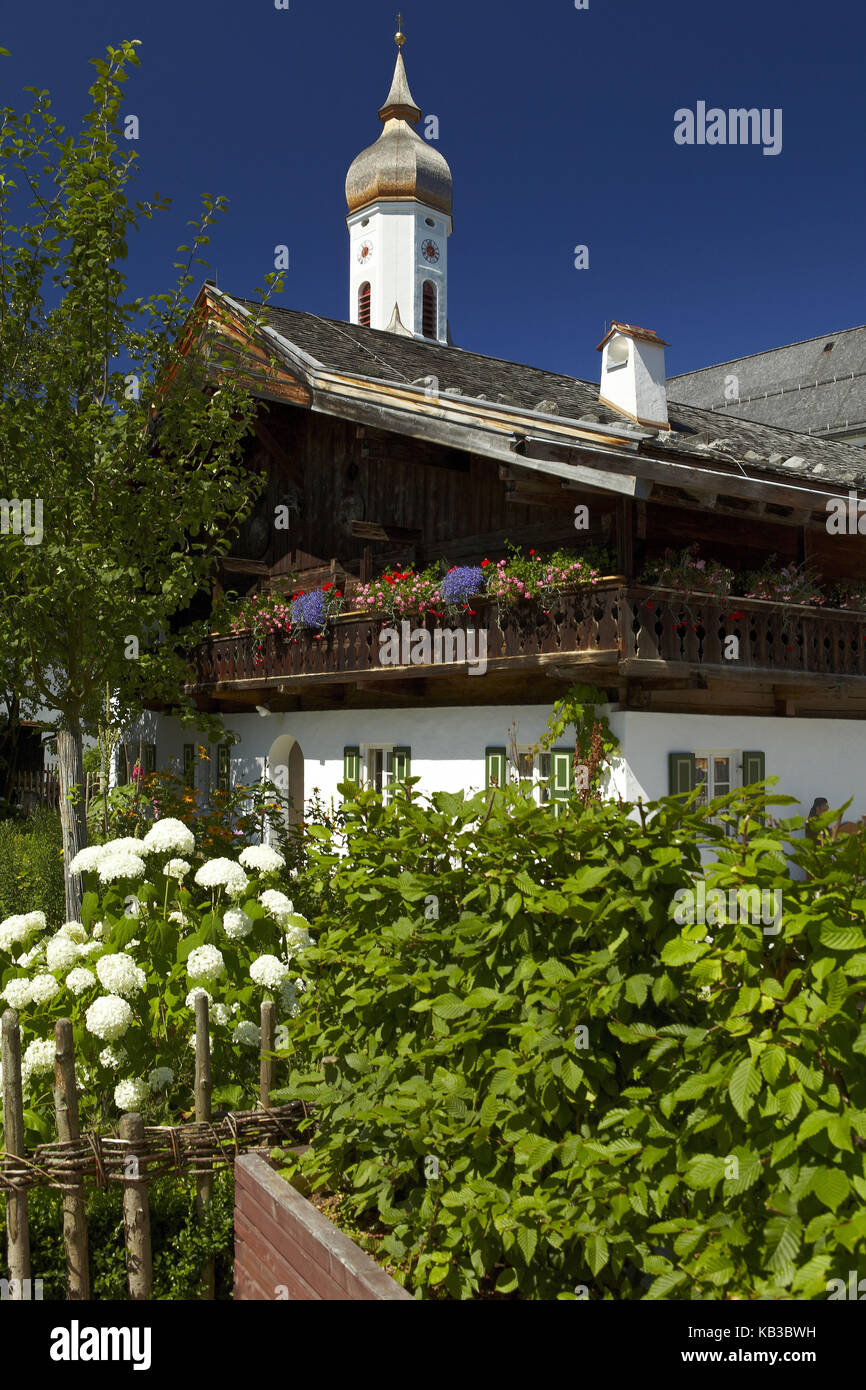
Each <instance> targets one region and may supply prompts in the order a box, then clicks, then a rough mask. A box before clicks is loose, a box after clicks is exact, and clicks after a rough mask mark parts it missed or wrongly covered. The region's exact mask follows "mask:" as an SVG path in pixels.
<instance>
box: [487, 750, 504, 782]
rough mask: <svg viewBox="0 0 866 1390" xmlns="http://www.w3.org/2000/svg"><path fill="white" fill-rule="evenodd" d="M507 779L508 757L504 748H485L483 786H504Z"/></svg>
mask: <svg viewBox="0 0 866 1390" xmlns="http://www.w3.org/2000/svg"><path fill="white" fill-rule="evenodd" d="M507 781H508V757H507V754H506V751H505V749H504V748H485V750H484V786H485V789H486V790H487V791H490V788H491V787H504V786H505V785H506V783H507Z"/></svg>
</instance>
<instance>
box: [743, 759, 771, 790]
mask: <svg viewBox="0 0 866 1390" xmlns="http://www.w3.org/2000/svg"><path fill="white" fill-rule="evenodd" d="M766 775H767V757H766V754H765V753H744V754H743V786H744V787H748V786H749V785H750V783H752V782H763V780H764V778H765V777H766Z"/></svg>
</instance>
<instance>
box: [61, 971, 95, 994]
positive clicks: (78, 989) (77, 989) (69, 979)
mask: <svg viewBox="0 0 866 1390" xmlns="http://www.w3.org/2000/svg"><path fill="white" fill-rule="evenodd" d="M95 984H96V976H95V975H94V973H93V971H92V970H85V969H84V967H83V966H81V965H78V966H76V967H75V969H74V970H70V972H69V974H68V975H67V976H66V988H67V989H71V990H72V993H73V994H76V995H78V994H83V993H84V991H85V990H87V989H90V988H91V986H92V985H95Z"/></svg>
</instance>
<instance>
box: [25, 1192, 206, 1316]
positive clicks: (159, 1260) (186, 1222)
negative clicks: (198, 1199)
mask: <svg viewBox="0 0 866 1390" xmlns="http://www.w3.org/2000/svg"><path fill="white" fill-rule="evenodd" d="M149 1195H150V1226H151V1242H152V1248H153V1297H154V1298H155V1299H172V1300H174V1299H195V1298H198V1297H200V1293H201V1270H202V1267H203V1265H204V1262H205V1260H206V1259H207V1258H208V1256H210V1255H213V1257H214V1276H215V1293H216V1297H217V1298H218V1299H229V1298H231V1296H232V1284H233V1261H234V1234H233V1220H234V1178H233V1175H232V1174H231V1173H220V1174H218V1175H217V1176H216V1178H215V1179H214V1194H213V1202H212V1203H211V1205H210V1207H209V1208H208V1210H207V1212H206V1215H205V1219H204V1220H203V1221H201V1222H200V1221H199V1220H198V1217H197V1216H196V1211H195V1187H194V1184H193V1182H192V1181H191V1180H189V1179H184V1180H180V1179H177V1178H159V1179H157V1180H156V1181H155V1182H154V1183H153V1184H152V1185H151V1187H150V1188H149ZM5 1205H6V1204H5V1203H0V1251H2V1255H0V1278H7V1279H8V1277H9V1270H8V1266H7V1264H6V1211H5ZM27 1205H28V1218H29V1228H30V1265H31V1269H32V1271H33V1278H34V1279H41V1280H42V1285H43V1287H42V1296H43V1299H44V1300H46V1301H48V1300H52V1299H64V1298H65V1297H66V1260H65V1255H64V1251H63V1207H62V1198H61V1195H60V1193H59V1192H55V1191H52V1190H51V1189H48V1188H35V1189H33V1191H31V1193H30V1197H29V1200H28V1204H27ZM86 1209H87V1232H88V1241H89V1263H90V1295H91V1298H93V1299H98V1300H100V1301H101V1300H104V1299H128V1298H129V1291H128V1288H127V1282H126V1255H125V1248H124V1238H123V1208H122V1193H121V1189H120V1187H119V1186H118V1185H117V1184H113V1185H112V1186H111V1187H109V1189H108V1190H107V1191H100V1190H99V1189H97V1188H94V1187H88V1188H87V1198H86Z"/></svg>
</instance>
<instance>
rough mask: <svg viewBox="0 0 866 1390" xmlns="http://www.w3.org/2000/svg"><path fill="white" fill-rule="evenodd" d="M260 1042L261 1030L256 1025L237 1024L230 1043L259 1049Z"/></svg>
mask: <svg viewBox="0 0 866 1390" xmlns="http://www.w3.org/2000/svg"><path fill="white" fill-rule="evenodd" d="M261 1041H262V1030H261V1028H260V1027H259V1025H258V1024H257V1023H247V1022H243V1023H238V1024H236V1026H235V1029H234V1032H233V1033H232V1042H233V1043H240V1045H241V1047H260V1046H261Z"/></svg>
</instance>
